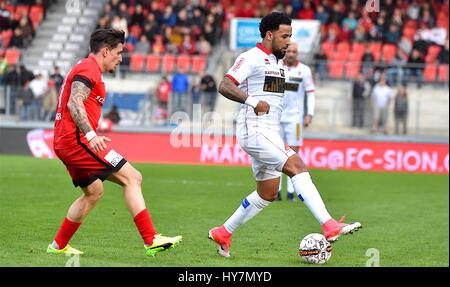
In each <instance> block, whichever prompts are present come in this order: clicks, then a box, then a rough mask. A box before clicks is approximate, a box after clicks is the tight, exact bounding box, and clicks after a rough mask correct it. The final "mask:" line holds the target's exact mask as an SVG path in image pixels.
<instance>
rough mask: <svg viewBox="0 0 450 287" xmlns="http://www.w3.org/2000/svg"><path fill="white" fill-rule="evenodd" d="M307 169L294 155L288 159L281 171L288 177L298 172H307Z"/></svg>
mask: <svg viewBox="0 0 450 287" xmlns="http://www.w3.org/2000/svg"><path fill="white" fill-rule="evenodd" d="M307 171H308V169H307V168H306V165H305V164H304V163H303V161H302V159H301V158H300V157H299V156H298V155H294V156H292V157H290V158H289V159H288V161H287V162H286V164H285V165H284V167H283V173H285V174H286V175H287V176H289V177H293V176H295V175H297V174H299V173H302V172H307Z"/></svg>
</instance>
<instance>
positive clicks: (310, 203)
mask: <svg viewBox="0 0 450 287" xmlns="http://www.w3.org/2000/svg"><path fill="white" fill-rule="evenodd" d="M292 184H293V186H294V189H295V192H296V193H297V195H298V197H299V198H300V200H301V201H303V203H305V205H306V206H307V207H308V208H309V210H310V211H311V213H312V214H313V215H314V217H315V218H316V219H317V221H319V223H320V224H323V223H325V222H326V221H328V220H329V219H330V218H331V215H330V214H329V213H328V211H327V208H326V207H325V204H324V203H323V201H322V198H321V197H320V194H319V191H317V188H316V186H315V185H314V183H313V182H312V180H311V176H310V175H309V172H302V173H300V174H297V175H295V176H293V177H292Z"/></svg>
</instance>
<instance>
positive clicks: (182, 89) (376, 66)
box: [0, 0, 449, 132]
mask: <svg viewBox="0 0 450 287" xmlns="http://www.w3.org/2000/svg"><path fill="white" fill-rule="evenodd" d="M53 2H55V0H31V1H23V0H22V1H21V0H0V32H1V37H0V47H1V48H0V81H1V82H2V83H3V84H5V85H9V86H14V87H15V88H13V90H14V93H15V95H17V97H16V98H17V99H18V101H17V103H20V104H21V105H18V106H24V108H23V109H22V110H24V111H26V110H27V109H30V111H31V112H30V113H29V115H28V116H26V115H25V114H26V112H22V118H24V119H25V118H33V119H48V118H51V115H50V116H49V115H48V113H46V112H45V108H44V107H43V106H44V105H43V101H42V100H39V98H40V97H41V95H44V94H46V93H47V92H48V91H51V90H52V89H56V91H57V90H58V85H59V82H60V80H59V79H56V78H54V75H55V74H59V72H58V71H57V70H56V71H54V72H53V74H52V76H51V77H50V81H48V82H47V84H44V81H43V80H42V79H41V78H42V77H40V76H39V75H36V77H34V75H33V76H32V77H31V75H30V76H29V77H28V76H26V75H28V73H31V72H29V71H28V72H27V70H26V68H25V67H24V66H23V65H22V66H21V67H20V69H18V68H17V67H18V66H19V65H21V63H19V62H18V57H19V56H20V53H17V52H15V51H16V50H17V49H19V50H21V49H26V47H27V46H28V45H29V43H30V41H31V39H32V38H33V36H34V34H35V32H36V29H37V28H38V25H39V23H40V21H42V19H44V18H45V14H46V11H47V9H48V7H49V5H51V4H52V3H53ZM368 3H369V4H371V5H369V6H368ZM271 11H280V12H284V13H286V14H288V15H289V16H290V17H291V18H292V19H302V20H318V21H320V23H321V34H320V35H321V39H320V49H319V50H318V51H314V57H313V58H314V62H313V64H312V68H313V70H314V71H315V73H316V75H317V77H318V79H320V80H324V79H329V78H331V79H347V80H352V81H353V87H354V92H353V98H354V107H353V110H354V118H353V123H352V125H353V126H354V127H361V126H363V123H362V121H363V120H362V117H361V115H360V111H362V110H364V109H363V106H364V103H365V102H368V101H365V99H366V98H368V97H367V95H368V94H369V95H370V99H371V102H372V104H376V102H377V101H378V103H385V102H386V101H385V100H376V98H377V97H378V98H382V97H384V98H389V99H390V98H394V97H393V96H386V95H393V94H394V92H393V91H391V90H389V89H390V88H392V87H398V90H399V91H400V92H398V93H399V94H401V95H404V96H403V99H406V100H404V101H403V103H405V102H406V105H407V96H406V95H407V92H406V87H407V83H408V82H411V81H415V82H416V83H417V87H418V88H420V87H421V86H422V85H423V84H424V83H427V82H429V83H437V82H442V83H447V84H448V53H449V50H448V49H449V40H448V21H449V19H448V16H449V15H448V14H449V1H448V0H428V1H425V0H373V1H359V0H247V1H239V0H157V1H155V0H109V1H108V2H106V3H105V4H104V6H103V9H102V11H101V13H100V15H99V16H100V17H99V21H98V25H97V28H114V29H121V30H124V31H125V32H126V44H125V49H126V53H125V54H124V59H123V62H122V65H121V68H123V69H122V70H123V71H135V72H155V73H159V74H161V75H162V76H161V81H160V83H159V84H158V86H157V88H156V92H155V98H156V100H157V102H158V105H157V106H156V108H157V110H156V111H154V113H153V115H154V116H155V117H156V118H157V119H162V120H164V119H167V117H168V115H170V113H173V112H175V111H178V110H182V111H183V110H185V109H186V107H187V106H189V103H202V104H205V106H207V107H208V109H207V110H212V109H214V105H215V101H216V97H217V91H216V89H217V88H216V83H215V81H214V77H212V76H211V75H206V74H205V73H204V71H205V70H206V67H207V62H206V61H207V59H208V56H209V55H211V53H212V51H213V49H214V47H215V46H217V45H218V44H219V43H220V42H221V41H223V40H224V39H225V38H226V37H227V36H228V33H229V30H228V28H229V23H230V19H232V18H233V17H263V16H265V15H266V14H268V13H270V12H271ZM300 60H302V59H300ZM15 64H16V65H15ZM15 73H16V74H17V76H16V75H15ZM31 74H32V73H31ZM60 76H61V75H60ZM27 77H28V78H29V79H27ZM61 78H62V76H61ZM33 81H34V82H33ZM366 84H369V88H368V89H367V88H366V89H365V92H364V93H363V92H361V91H362V90H364V88H361V87H363V86H365V85H366ZM358 85H359V88H358ZM385 86H387V87H388V88H389V89H388V88H386V87H385ZM355 91H356V92H355ZM363 94H364V97H362V95H363ZM19 95H20V96H19ZM31 95H32V96H31ZM355 95H356V96H355ZM380 95H382V96H380ZM357 97H362V98H363V100H361V101H358V99H357ZM29 99H32V100H29ZM41 99H43V98H41ZM401 100H402V97H398V99H397V97H395V105H396V110H397V111H400V110H401V111H402V112H398V114H401V113H403V114H405V113H407V112H405V110H406V111H407V108H405V107H404V106H405V104H403V108H397V107H401V106H402V101H401ZM387 102H389V101H387ZM15 103H16V102H15ZM27 105H29V107H26V106H27ZM38 105H41V108H39V109H37V108H36V107H37V106H38ZM191 106H192V105H191ZM358 111H359V112H358ZM375 113H376V114H375V116H376V117H378V120H377V122H376V125H374V126H373V127H372V128H373V130H374V131H376V130H381V131H384V128H385V127H384V126H383V122H385V117H384V116H383V113H385V110H383V111H377V112H375ZM399 118H400V117H399ZM396 119H397V116H396ZM401 122H402V121H399V123H401ZM398 130H400V129H398ZM402 131H405V132H406V130H402Z"/></svg>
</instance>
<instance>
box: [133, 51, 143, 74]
mask: <svg viewBox="0 0 450 287" xmlns="http://www.w3.org/2000/svg"><path fill="white" fill-rule="evenodd" d="M144 61H145V55H142V54H132V55H131V59H130V66H131V70H132V71H134V72H142V70H143V69H144Z"/></svg>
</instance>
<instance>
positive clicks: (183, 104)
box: [171, 71, 189, 113]
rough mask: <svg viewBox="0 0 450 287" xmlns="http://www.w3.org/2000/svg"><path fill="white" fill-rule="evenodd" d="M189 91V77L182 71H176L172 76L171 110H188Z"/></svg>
mask: <svg viewBox="0 0 450 287" xmlns="http://www.w3.org/2000/svg"><path fill="white" fill-rule="evenodd" d="M188 92H189V78H188V76H187V75H186V74H185V73H183V72H182V71H177V72H175V75H173V78H172V101H171V102H172V109H171V112H172V113H173V112H177V111H184V112H187V111H188V110H189V109H188V107H187V102H188Z"/></svg>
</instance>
